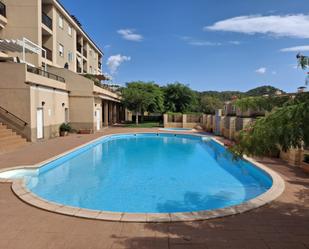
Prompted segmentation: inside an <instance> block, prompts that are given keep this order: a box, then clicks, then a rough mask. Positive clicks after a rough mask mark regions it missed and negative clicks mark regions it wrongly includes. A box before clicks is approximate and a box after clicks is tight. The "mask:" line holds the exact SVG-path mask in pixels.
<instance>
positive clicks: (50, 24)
mask: <svg viewBox="0 0 309 249" xmlns="http://www.w3.org/2000/svg"><path fill="white" fill-rule="evenodd" d="M42 23H43V24H45V25H46V26H47V27H48V28H50V29H53V20H52V19H51V18H50V17H49V16H48V15H47V14H45V13H44V12H42Z"/></svg>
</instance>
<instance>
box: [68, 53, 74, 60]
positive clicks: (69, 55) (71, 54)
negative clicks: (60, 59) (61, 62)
mask: <svg viewBox="0 0 309 249" xmlns="http://www.w3.org/2000/svg"><path fill="white" fill-rule="evenodd" d="M68 60H69V62H72V61H73V60H74V55H73V53H72V52H69V53H68Z"/></svg>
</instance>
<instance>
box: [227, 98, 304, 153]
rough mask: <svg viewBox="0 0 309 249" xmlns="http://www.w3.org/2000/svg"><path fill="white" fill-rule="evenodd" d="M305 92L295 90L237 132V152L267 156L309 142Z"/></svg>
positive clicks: (234, 148)
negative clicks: (293, 94) (279, 104)
mask: <svg viewBox="0 0 309 249" xmlns="http://www.w3.org/2000/svg"><path fill="white" fill-rule="evenodd" d="M308 124H309V93H301V94H297V95H296V97H295V98H291V99H290V100H289V101H287V102H286V103H285V104H283V106H281V107H275V108H273V110H272V111H271V112H270V113H269V114H268V115H266V116H265V117H262V118H259V119H257V120H256V122H255V123H254V124H251V125H250V126H248V127H246V128H245V129H244V130H243V131H241V132H240V136H239V141H238V143H237V144H236V145H235V146H234V147H233V148H232V151H233V152H234V153H235V154H236V155H237V156H242V155H244V154H246V155H251V156H267V155H273V154H276V153H278V152H279V151H280V150H284V151H287V150H289V149H291V148H302V146H303V145H304V144H307V145H308V144H309V125H308Z"/></svg>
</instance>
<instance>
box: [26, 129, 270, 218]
mask: <svg viewBox="0 0 309 249" xmlns="http://www.w3.org/2000/svg"><path fill="white" fill-rule="evenodd" d="M271 185H272V179H271V178H270V176H269V175H267V174H266V173H265V172H263V171H262V170H260V169H258V168H257V167H255V166H254V165H252V164H251V163H249V162H247V161H244V160H240V161H233V160H232V155H231V154H230V153H229V152H228V151H227V150H226V149H225V148H224V147H222V146H221V145H219V144H218V143H216V142H215V141H213V140H212V139H208V138H203V137H200V136H193V135H174V134H128V135H115V136H111V137H107V138H104V139H102V140H99V141H97V142H95V143H93V144H90V145H88V146H86V147H83V148H81V149H79V150H77V151H75V152H73V153H70V154H68V155H67V156H64V157H61V158H60V159H57V160H55V161H53V162H51V163H48V164H46V165H45V166H43V167H42V168H40V169H39V171H38V174H37V175H36V176H33V175H32V176H28V181H27V185H26V186H27V188H28V189H29V190H30V191H32V192H33V193H34V194H36V195H38V196H39V197H41V198H43V199H45V200H48V201H51V202H55V203H59V204H63V205H68V206H72V207H77V208H85V209H91V210H102V211H112V212H127V213H173V212H194V211H202V210H214V209H218V208H224V207H229V206H233V205H238V204H240V203H242V202H245V201H247V200H250V199H252V198H255V197H257V196H258V195H261V194H262V193H264V192H265V191H267V190H268V189H269V188H270V187H271Z"/></svg>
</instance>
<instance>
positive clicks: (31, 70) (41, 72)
mask: <svg viewBox="0 0 309 249" xmlns="http://www.w3.org/2000/svg"><path fill="white" fill-rule="evenodd" d="M27 71H28V72H29V73H33V74H37V75H41V76H43V77H45V78H49V79H52V80H56V81H60V82H63V83H65V79H64V78H63V77H60V76H58V75H56V74H52V73H49V72H46V71H44V70H42V69H39V68H36V67H32V66H29V65H27Z"/></svg>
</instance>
